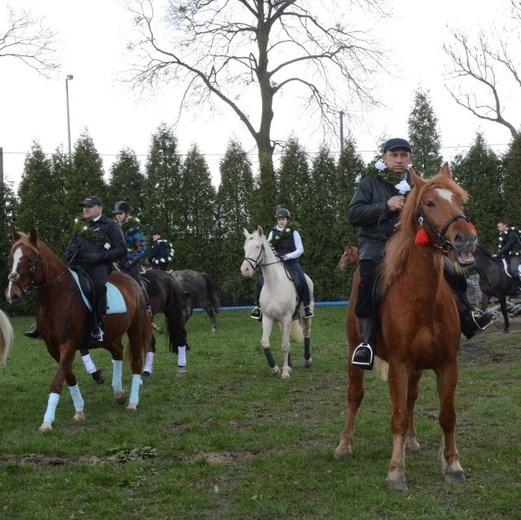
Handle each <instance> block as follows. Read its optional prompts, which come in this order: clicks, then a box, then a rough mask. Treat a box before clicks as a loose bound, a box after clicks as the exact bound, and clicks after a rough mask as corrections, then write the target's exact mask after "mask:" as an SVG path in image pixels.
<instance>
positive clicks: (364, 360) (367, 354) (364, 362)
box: [351, 343, 374, 370]
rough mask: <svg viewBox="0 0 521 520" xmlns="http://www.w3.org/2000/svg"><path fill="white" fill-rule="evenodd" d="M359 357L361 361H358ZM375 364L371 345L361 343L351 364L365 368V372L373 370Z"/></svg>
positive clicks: (354, 353)
mask: <svg viewBox="0 0 521 520" xmlns="http://www.w3.org/2000/svg"><path fill="white" fill-rule="evenodd" d="M357 355H358V358H359V359H356V357H357ZM373 362H374V352H373V348H372V347H371V345H369V343H360V345H358V347H356V348H355V351H354V352H353V357H352V358H351V364H352V365H355V366H357V367H360V368H363V369H364V370H371V369H372V368H373Z"/></svg>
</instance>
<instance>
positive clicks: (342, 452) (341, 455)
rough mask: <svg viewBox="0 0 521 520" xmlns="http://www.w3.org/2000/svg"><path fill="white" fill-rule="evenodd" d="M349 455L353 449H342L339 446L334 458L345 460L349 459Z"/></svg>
mask: <svg viewBox="0 0 521 520" xmlns="http://www.w3.org/2000/svg"><path fill="white" fill-rule="evenodd" d="M349 455H351V448H342V447H340V446H337V447H336V450H335V454H334V456H333V458H334V459H335V460H343V459H347V457H349Z"/></svg>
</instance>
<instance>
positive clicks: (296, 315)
mask: <svg viewBox="0 0 521 520" xmlns="http://www.w3.org/2000/svg"><path fill="white" fill-rule="evenodd" d="M284 269H285V270H286V274H287V275H288V277H289V278H290V280H291V281H292V282H293V285H294V286H295V291H296V292H297V303H296V305H295V310H294V311H293V315H292V318H293V319H297V318H299V307H300V304H301V303H302V299H303V298H302V284H301V283H300V277H299V276H298V274H297V273H296V272H295V271H294V270H293V269H291V267H289V266H288V265H284Z"/></svg>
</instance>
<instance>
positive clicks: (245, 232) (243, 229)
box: [242, 228, 250, 238]
mask: <svg viewBox="0 0 521 520" xmlns="http://www.w3.org/2000/svg"><path fill="white" fill-rule="evenodd" d="M242 231H243V232H244V236H245V237H246V238H249V236H250V232H249V231H248V230H247V229H246V228H242Z"/></svg>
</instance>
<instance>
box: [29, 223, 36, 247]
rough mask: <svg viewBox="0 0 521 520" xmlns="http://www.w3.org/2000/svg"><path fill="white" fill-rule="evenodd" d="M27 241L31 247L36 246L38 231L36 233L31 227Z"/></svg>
mask: <svg viewBox="0 0 521 520" xmlns="http://www.w3.org/2000/svg"><path fill="white" fill-rule="evenodd" d="M29 240H30V241H31V243H32V244H33V245H36V243H37V242H38V231H36V228H35V227H34V226H31V229H30V230H29Z"/></svg>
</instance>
